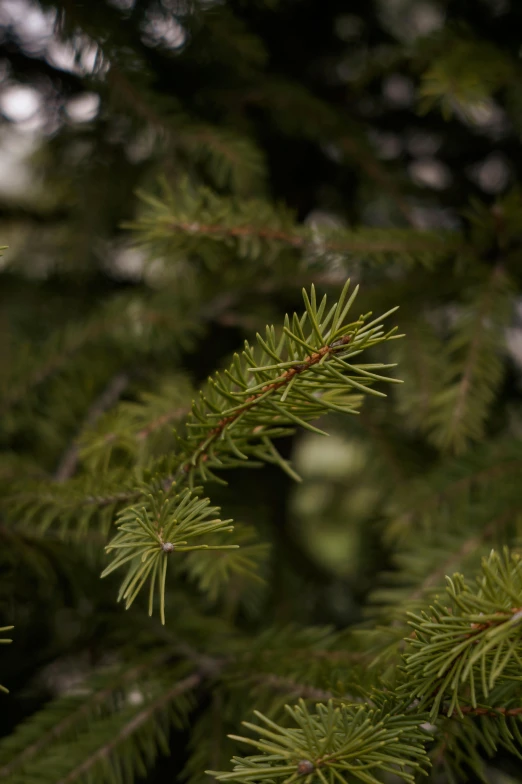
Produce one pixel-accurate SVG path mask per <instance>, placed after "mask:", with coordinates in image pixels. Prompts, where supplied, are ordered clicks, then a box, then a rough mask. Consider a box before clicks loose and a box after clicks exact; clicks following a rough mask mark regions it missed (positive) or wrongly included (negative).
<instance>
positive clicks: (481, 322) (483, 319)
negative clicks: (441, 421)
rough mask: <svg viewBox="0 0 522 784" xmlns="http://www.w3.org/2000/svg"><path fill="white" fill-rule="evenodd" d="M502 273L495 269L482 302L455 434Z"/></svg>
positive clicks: (453, 421)
mask: <svg viewBox="0 0 522 784" xmlns="http://www.w3.org/2000/svg"><path fill="white" fill-rule="evenodd" d="M501 273H502V267H501V266H500V265H497V266H496V267H494V269H493V272H492V274H491V278H490V282H489V285H488V286H486V288H485V291H484V295H483V297H482V301H481V303H480V306H479V309H478V313H477V316H476V319H475V322H476V329H475V332H474V335H473V340H472V341H471V344H470V346H469V352H468V356H467V359H466V364H465V366H464V372H463V374H462V376H461V379H460V382H459V390H458V394H457V399H456V401H455V407H454V409H453V412H452V415H451V421H450V427H449V429H450V431H451V432H455V428H456V427H457V426H458V423H459V421H460V419H461V418H462V415H463V412H464V410H465V404H466V398H467V396H468V394H469V391H470V388H471V383H472V381H473V375H474V372H475V367H476V363H477V359H478V356H479V351H480V349H481V346H482V333H483V331H484V329H485V328H486V327H487V324H488V318H487V315H488V311H489V308H490V307H491V304H492V301H493V292H494V288H495V283H496V281H497V279H498V278H499V276H500V275H501Z"/></svg>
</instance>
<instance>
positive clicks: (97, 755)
mask: <svg viewBox="0 0 522 784" xmlns="http://www.w3.org/2000/svg"><path fill="white" fill-rule="evenodd" d="M201 682H202V676H201V675H200V674H199V673H193V674H192V675H188V676H187V677H186V678H184V679H183V680H181V681H178V683H176V684H175V685H174V686H172V687H171V688H170V689H167V690H166V691H165V693H164V694H162V695H161V696H159V697H157V698H156V699H155V700H154V701H153V702H152V703H150V704H149V705H147V707H146V708H144V709H143V710H142V711H140V712H139V713H137V714H136V715H135V716H133V718H132V719H131V720H130V721H129V722H128V723H127V724H125V725H124V726H123V727H122V728H121V729H120V730H119V731H118V732H117V733H116V735H114V736H113V737H112V738H111V739H110V740H108V741H107V742H105V743H103V745H101V746H100V747H99V748H98V749H96V751H94V752H93V753H92V754H90V755H89V756H88V757H86V759H85V760H83V762H81V763H80V765H78V766H77V767H76V768H74V769H73V770H72V771H71V772H70V773H68V774H67V775H66V776H64V777H63V778H61V779H60V780H59V781H58V782H57V784H72V782H74V781H77V780H78V779H79V778H80V777H81V776H83V775H84V774H86V773H88V772H89V771H91V770H92V768H94V767H95V766H96V765H98V764H99V763H100V762H103V761H104V760H106V759H107V758H108V757H110V755H111V754H112V753H113V752H114V751H115V749H116V748H117V747H118V746H119V745H120V744H121V743H124V742H125V741H126V740H127V739H129V738H130V737H131V736H132V735H134V734H135V733H136V732H137V730H139V729H140V728H141V727H142V726H143V725H144V724H146V723H147V722H148V721H150V719H151V718H152V716H153V715H154V713H156V712H157V711H158V710H161V709H162V708H164V707H165V706H167V705H168V704H169V703H170V702H172V700H173V699H175V698H176V697H178V696H180V695H181V694H183V693H185V692H189V691H193V690H194V689H195V688H196V687H197V686H199V684H200V683H201Z"/></svg>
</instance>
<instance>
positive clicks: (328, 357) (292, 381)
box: [103, 281, 396, 622]
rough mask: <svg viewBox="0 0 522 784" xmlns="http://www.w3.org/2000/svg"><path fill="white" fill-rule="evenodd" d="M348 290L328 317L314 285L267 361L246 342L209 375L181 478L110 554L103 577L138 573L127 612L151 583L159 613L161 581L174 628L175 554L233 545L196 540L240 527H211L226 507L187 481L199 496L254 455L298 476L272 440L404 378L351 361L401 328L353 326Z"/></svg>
mask: <svg viewBox="0 0 522 784" xmlns="http://www.w3.org/2000/svg"><path fill="white" fill-rule="evenodd" d="M348 291H349V281H348V283H347V284H346V285H345V286H344V288H343V291H342V292H341V297H340V299H339V301H338V302H336V303H335V304H334V305H333V306H332V307H331V308H330V309H329V310H328V311H327V298H326V296H325V297H324V298H323V300H322V301H321V303H320V304H319V303H318V302H317V299H316V294H315V289H314V287H313V286H312V289H311V292H310V295H308V294H307V293H306V291H303V298H304V302H305V312H304V314H303V315H302V316H301V317H298V316H297V314H294V316H293V319H292V321H290V318H289V317H288V316H287V317H286V319H285V324H284V327H283V332H282V334H281V336H280V337H279V338H277V337H276V333H275V329H274V328H273V327H267V330H266V338H265V339H263V338H262V337H261V336H260V335H258V336H257V342H258V344H259V349H260V352H258V355H257V356H256V355H255V354H254V352H253V351H252V349H251V348H250V346H249V344H248V343H245V350H244V351H243V355H242V357H239V356H238V355H235V357H234V362H233V363H232V365H231V367H230V370H226V371H225V372H224V374H216V375H215V376H214V378H211V379H209V382H208V387H207V389H206V390H205V391H203V392H202V393H200V396H199V401H197V402H194V404H193V407H192V412H191V414H190V416H189V417H188V419H187V422H186V423H185V430H186V435H185V436H183V437H181V436H179V437H178V449H177V454H176V456H175V458H174V465H173V466H172V470H171V472H169V474H168V475H167V476H166V477H164V478H162V479H161V480H160V482H159V489H158V481H156V482H155V483H154V482H153V483H152V484H151V485H150V489H149V490H145V492H148V493H149V499H148V502H147V504H146V505H144V506H135V507H130V508H129V509H127V510H123V511H122V512H121V514H120V518H119V523H118V525H119V528H120V533H118V534H117V536H116V537H115V539H114V540H113V542H111V543H110V544H109V546H108V548H107V549H108V551H109V552H110V551H111V550H112V549H116V550H118V551H119V553H118V554H117V555H116V557H115V560H114V561H113V563H112V564H111V565H110V566H109V567H107V569H106V570H105V571H104V573H103V574H104V575H107V574H109V573H111V572H112V571H113V570H114V569H117V568H119V567H120V566H126V567H127V569H128V572H127V577H126V578H125V580H124V583H123V585H122V589H121V591H120V596H119V598H120V599H125V601H126V606H127V607H129V606H130V605H131V604H132V602H133V601H134V599H135V598H136V596H137V595H138V593H139V591H140V589H141V588H142V587H143V586H144V584H145V582H146V581H147V580H148V579H149V578H150V593H149V613H151V612H152V608H153V596H154V585H155V583H156V581H157V589H158V593H159V599H160V612H161V617H162V621H163V622H164V618H165V611H164V591H165V587H164V586H165V579H166V569H167V560H166V556H168V555H170V554H171V553H172V552H174V551H180V552H182V551H185V550H194V549H209V547H211V548H212V549H221V548H222V547H225V548H228V547H232V546H233V545H209V544H202V545H198V546H197V547H196V545H193V544H188V542H187V537H193V536H199V535H202V534H205V536H208V534H211V533H214V532H218V531H230V530H232V529H231V528H230V526H228V525H227V524H228V523H229V522H231V521H226V522H223V521H221V520H219V519H218V518H215V519H213V520H212V521H210V520H209V519H208V515H209V514H210V513H217V512H218V510H217V509H215V508H210V507H209V509H208V510H207V506H208V504H209V503H210V501H209V500H208V499H206V500H202V499H200V498H198V496H197V493H195V494H194V495H192V494H191V493H190V492H188V491H186V490H183V489H182V488H183V485H184V484H188V487H189V488H190V489H191V490H194V485H195V481H196V480H202V481H203V482H208V481H210V480H217V481H220V480H219V478H218V477H217V475H216V474H215V473H214V471H215V470H219V471H221V470H223V469H226V468H233V467H236V466H241V465H243V464H244V463H245V461H247V460H248V459H249V458H250V457H254V458H255V459H256V460H257V461H262V462H271V463H275V464H276V465H279V466H280V467H281V468H282V469H283V470H285V471H286V472H287V473H288V474H289V475H290V476H292V477H293V478H297V477H296V474H295V472H294V471H293V469H292V468H291V467H290V466H289V465H288V464H287V462H286V461H284V460H283V459H282V458H281V457H280V456H279V454H278V452H277V451H276V449H275V447H274V446H273V443H272V439H273V438H275V437H279V436H282V435H287V434H288V433H290V432H292V430H293V428H294V427H295V426H296V425H300V426H302V427H304V428H306V429H308V430H311V431H313V432H319V433H322V432H323V431H321V430H318V428H316V427H315V426H313V425H311V424H310V420H311V419H315V418H317V417H319V416H321V415H324V414H326V413H328V412H329V411H332V410H333V411H338V412H342V413H355V412H356V411H357V409H356V406H359V405H360V402H361V399H362V397H361V393H370V394H373V395H378V396H383V393H382V392H378V391H376V390H374V389H373V388H372V387H373V384H374V383H375V381H394V379H389V378H387V377H385V376H382V375H379V374H377V373H376V372H375V371H376V370H377V369H380V368H382V367H388V366H386V365H373V364H372V365H360V364H352V363H351V361H350V360H351V358H352V357H355V356H357V355H359V354H360V353H361V351H362V350H364V349H367V348H370V347H372V346H375V345H378V344H380V343H382V342H383V341H387V340H390V339H393V338H395V337H396V335H395V330H391V331H390V332H388V333H384V332H383V331H382V325H381V319H375V320H373V321H370V322H369V323H366V319H367V318H368V317H369V315H370V314H367V315H366V316H361V317H360V318H359V319H357V320H356V321H354V322H351V323H345V319H346V317H347V314H348V312H349V310H350V308H351V306H352V304H353V301H354V298H355V296H356V294H357V289H355V290H354V292H353V293H352V294H351V296H350V297H349V298H348ZM390 312H394V311H393V310H392V311H390ZM387 315H389V314H385V316H387ZM382 318H384V317H382ZM353 393H356V394H357V396H356V397H355V396H354V394H353ZM173 480H174V481H173ZM171 492H172V493H173V494H174V495H173V496H172V497H170V496H169V494H170V493H171ZM179 537H181V538H179ZM206 541H209V540H208V539H207V540H206Z"/></svg>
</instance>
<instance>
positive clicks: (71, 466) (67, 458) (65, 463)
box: [54, 373, 130, 482]
mask: <svg viewBox="0 0 522 784" xmlns="http://www.w3.org/2000/svg"><path fill="white" fill-rule="evenodd" d="M129 380H130V379H129V376H128V375H127V373H118V374H117V375H116V376H114V378H113V379H111V381H110V382H109V384H108V385H107V387H106V389H104V391H103V392H102V394H101V395H100V396H99V397H98V398H97V399H96V400H95V401H94V402H93V404H92V406H91V407H90V408H89V410H88V411H87V415H86V417H85V420H84V423H83V425H82V427H81V428H80V430H79V433H78V435H77V436H76V438H75V440H74V441H73V443H72V444H70V446H69V447H68V448H67V449H66V451H65V452H64V454H63V455H62V457H61V458H60V462H59V464H58V467H57V469H56V471H55V474H54V479H55V481H56V482H65V481H66V480H67V479H70V478H71V476H72V475H73V474H74V473H75V471H76V467H77V465H78V460H79V456H80V446H79V438H80V437H81V434H82V433H83V431H85V430H87V429H89V428H92V427H93V426H94V425H95V424H96V422H97V420H98V419H99V418H100V417H101V416H102V414H103V413H104V412H105V411H106V410H107V409H108V408H111V407H112V406H113V405H114V403H115V402H116V401H117V400H118V398H119V397H120V396H121V394H122V393H123V391H124V390H125V388H126V387H127V386H128V384H129Z"/></svg>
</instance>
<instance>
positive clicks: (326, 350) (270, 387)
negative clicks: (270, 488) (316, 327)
mask: <svg viewBox="0 0 522 784" xmlns="http://www.w3.org/2000/svg"><path fill="white" fill-rule="evenodd" d="M351 339H352V336H351V335H344V336H343V337H342V338H340V339H339V340H337V341H335V345H334V344H332V345H330V346H323V347H322V348H320V349H319V350H318V351H316V352H314V353H313V354H312V355H311V356H309V357H308V358H307V359H306V360H304V361H303V362H302V363H301V364H300V365H295V366H294V367H291V368H288V370H283V372H282V373H281V378H280V380H279V381H272V382H271V383H270V384H266V385H265V386H264V387H262V388H261V390H260V391H259V392H258V393H257V394H255V395H250V396H249V397H247V399H246V401H245V404H244V405H243V406H241V407H240V408H238V409H237V411H236V412H235V413H234V414H231V415H230V416H228V417H223V419H220V421H219V422H218V423H217V425H216V427H214V428H213V429H212V430H210V432H209V434H208V436H207V438H206V439H205V440H204V441H202V442H201V444H200V445H199V447H198V448H197V449H196V451H195V453H194V456H193V459H192V461H191V462H190V463H185V465H183V466H182V470H183V472H184V473H185V474H188V473H189V471H191V470H192V469H194V468H196V466H197V465H198V464H199V463H200V462H206V460H207V459H208V448H209V446H210V445H211V444H212V443H213V441H215V440H216V439H217V438H219V436H220V435H221V434H222V432H223V431H224V429H225V428H226V427H227V426H228V425H230V424H232V422H235V421H236V419H237V418H238V417H239V416H241V414H244V413H245V411H248V410H250V409H251V408H253V407H254V406H255V405H256V403H257V402H258V401H259V400H260V399H262V398H263V396H264V395H265V394H266V392H273V391H275V390H277V389H281V387H284V386H287V385H288V384H289V383H290V381H291V380H292V379H293V378H294V376H296V375H299V374H301V373H303V372H305V371H307V370H309V369H310V368H311V367H313V366H314V365H317V363H318V362H320V361H321V360H322V359H323V357H326V356H329V355H331V354H335V353H336V352H337V351H339V349H341V348H343V346H346V345H347V344H348V343H349V342H350V340H351ZM165 481H167V480H165ZM170 481H171V479H170V477H169V478H168V482H169V483H170Z"/></svg>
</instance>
